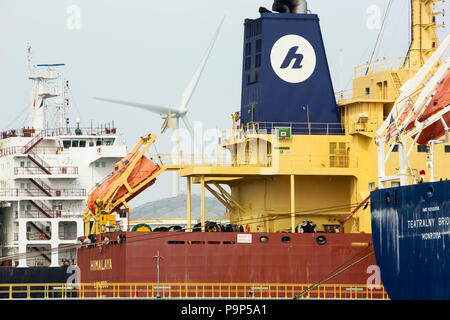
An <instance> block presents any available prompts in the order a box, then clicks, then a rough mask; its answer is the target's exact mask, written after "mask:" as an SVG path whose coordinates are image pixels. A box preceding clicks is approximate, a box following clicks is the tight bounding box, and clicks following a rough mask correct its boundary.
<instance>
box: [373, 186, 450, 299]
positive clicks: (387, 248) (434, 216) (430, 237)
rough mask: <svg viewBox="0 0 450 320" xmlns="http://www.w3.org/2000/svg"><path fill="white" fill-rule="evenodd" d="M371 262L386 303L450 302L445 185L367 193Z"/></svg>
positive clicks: (448, 192)
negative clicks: (369, 194)
mask: <svg viewBox="0 0 450 320" xmlns="http://www.w3.org/2000/svg"><path fill="white" fill-rule="evenodd" d="M371 208H372V236H373V244H374V251H375V257H376V262H377V264H378V266H379V267H380V270H381V279H382V282H383V285H384V287H385V289H386V291H387V293H388V294H389V297H390V298H391V299H407V300H411V299H450V259H449V257H450V239H449V233H450V225H449V223H450V218H449V216H450V181H441V182H435V183H424V184H417V185H411V186H405V187H399V188H390V189H383V190H377V191H374V192H372V193H371Z"/></svg>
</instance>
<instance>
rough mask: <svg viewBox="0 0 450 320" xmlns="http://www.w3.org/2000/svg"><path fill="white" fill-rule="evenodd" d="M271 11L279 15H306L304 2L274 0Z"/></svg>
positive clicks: (306, 8) (299, 0)
mask: <svg viewBox="0 0 450 320" xmlns="http://www.w3.org/2000/svg"><path fill="white" fill-rule="evenodd" d="M272 10H273V11H276V12H280V13H305V14H306V13H308V3H307V2H306V0H275V1H274V3H273V6H272Z"/></svg>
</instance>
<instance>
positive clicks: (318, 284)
mask: <svg viewBox="0 0 450 320" xmlns="http://www.w3.org/2000/svg"><path fill="white" fill-rule="evenodd" d="M366 249H367V248H366ZM373 254H374V251H372V252H370V253H369V254H367V255H366V256H364V257H362V258H361V259H359V260H358V261H355V262H354V263H352V264H351V265H349V266H348V267H346V268H344V269H343V270H341V271H340V272H338V273H336V274H335V275H333V276H330V277H328V278H326V279H324V280H322V281H320V282H318V283H316V284H314V285H312V286H310V287H309V288H308V289H306V290H304V291H302V292H301V293H299V294H298V295H296V296H295V297H294V300H298V299H300V298H301V297H302V296H303V295H304V294H305V293H308V292H309V291H311V290H312V289H314V288H316V287H318V286H320V285H321V284H322V283H324V282H327V281H329V280H331V279H333V278H335V277H337V276H338V275H340V274H341V273H343V272H344V271H346V270H348V269H350V268H351V267H353V266H355V265H356V264H358V263H360V262H361V261H363V260H365V259H367V258H368V257H370V256H371V255H373Z"/></svg>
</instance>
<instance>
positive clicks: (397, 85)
mask: <svg viewBox="0 0 450 320" xmlns="http://www.w3.org/2000/svg"><path fill="white" fill-rule="evenodd" d="M391 79H392V83H393V84H394V88H395V93H396V94H397V96H398V95H400V88H401V87H402V81H401V80H400V77H399V76H398V73H397V72H395V71H393V72H391Z"/></svg>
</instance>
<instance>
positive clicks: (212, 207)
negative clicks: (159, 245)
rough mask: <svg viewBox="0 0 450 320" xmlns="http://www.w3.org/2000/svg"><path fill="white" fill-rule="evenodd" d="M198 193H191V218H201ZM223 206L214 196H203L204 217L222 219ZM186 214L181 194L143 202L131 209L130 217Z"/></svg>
mask: <svg viewBox="0 0 450 320" xmlns="http://www.w3.org/2000/svg"><path fill="white" fill-rule="evenodd" d="M200 200H201V199H200V195H196V194H193V195H191V215H192V219H200V218H201V208H200ZM225 211H226V210H225V207H224V206H223V204H221V203H220V202H219V200H217V199H216V198H213V197H205V216H206V219H223V218H224V215H225ZM186 216H187V196H186V194H181V195H179V196H177V197H169V198H164V199H160V200H156V201H151V202H147V203H144V204H143V205H140V206H138V207H136V208H134V209H131V212H130V218H131V219H155V218H161V219H170V218H183V219H185V218H186Z"/></svg>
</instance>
